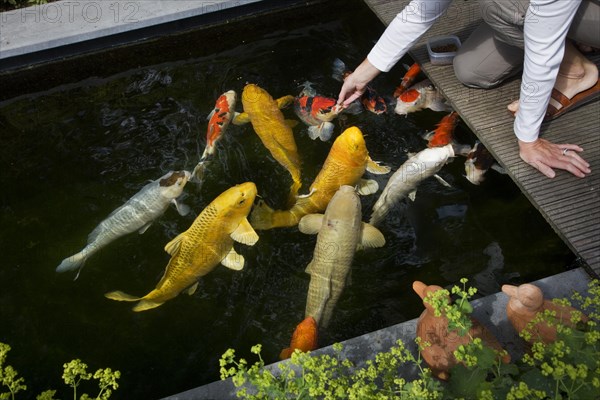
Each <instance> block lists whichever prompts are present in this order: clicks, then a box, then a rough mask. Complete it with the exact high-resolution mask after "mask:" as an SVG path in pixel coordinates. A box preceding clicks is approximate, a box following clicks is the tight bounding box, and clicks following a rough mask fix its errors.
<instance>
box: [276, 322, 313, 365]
mask: <svg viewBox="0 0 600 400" xmlns="http://www.w3.org/2000/svg"><path fill="white" fill-rule="evenodd" d="M317 346H318V345H317V321H315V319H314V318H313V317H310V316H309V317H306V318H305V319H304V321H302V322H300V323H299V324H298V326H296V330H294V334H293V335H292V341H291V343H290V347H287V348H285V349H283V350H282V351H281V353H280V354H279V358H280V359H282V360H285V359H286V358H290V356H291V355H292V353H293V352H294V351H295V350H296V349H297V350H300V351H302V352H307V351H311V350H314V349H316V348H317Z"/></svg>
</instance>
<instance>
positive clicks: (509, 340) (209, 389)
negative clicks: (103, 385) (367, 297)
mask: <svg viewBox="0 0 600 400" xmlns="http://www.w3.org/2000/svg"><path fill="white" fill-rule="evenodd" d="M590 280H591V278H590V276H589V275H588V274H587V273H586V272H585V270H584V269H583V268H578V269H574V270H570V271H566V272H563V273H560V274H557V275H554V276H550V277H547V278H543V279H540V280H538V281H535V282H532V283H533V284H535V285H536V286H538V287H539V288H540V289H542V291H543V292H544V297H545V298H548V299H551V298H565V297H566V298H568V297H570V295H571V294H572V293H573V292H575V291H577V292H579V293H581V294H586V293H587V289H588V283H589V282H590ZM426 283H428V284H432V283H434V282H426ZM415 296H416V295H415ZM507 303H508V296H506V295H505V294H504V293H502V292H498V293H496V294H493V295H490V296H486V297H483V298H480V299H476V300H474V301H472V302H471V304H472V305H473V317H475V318H476V319H478V320H479V321H480V322H481V323H482V324H483V325H485V326H486V327H487V328H488V329H490V330H491V331H492V333H493V334H494V335H495V336H496V337H497V338H498V340H499V341H500V343H502V345H503V347H504V348H505V349H506V350H507V351H508V352H509V353H510V355H511V357H512V359H513V360H515V359H518V358H520V357H521V356H522V355H523V354H524V352H525V346H524V342H523V341H522V339H521V338H519V337H518V334H517V332H516V331H515V330H514V329H513V327H512V325H510V323H509V321H508V320H507V318H506V305H507ZM416 330H417V319H413V320H410V321H407V322H402V323H400V324H396V325H393V326H390V327H388V328H384V329H381V330H378V331H375V332H371V333H367V334H365V335H362V336H358V337H356V338H352V339H349V340H346V341H344V342H342V345H343V350H342V355H343V356H345V357H346V358H348V359H349V360H351V361H352V362H354V363H355V365H356V366H357V367H358V368H360V367H362V366H364V364H365V363H366V361H367V360H369V359H373V358H374V357H375V354H377V353H378V352H382V351H386V350H388V349H389V348H390V347H392V346H393V345H394V344H395V343H396V341H397V340H398V339H402V341H403V342H404V344H405V345H406V347H407V348H408V349H410V350H411V351H412V352H413V354H415V355H416V354H417V348H416V344H415V343H414V338H415V335H416ZM312 354H314V355H318V354H330V355H333V354H334V351H333V347H332V346H327V347H324V348H321V349H318V350H315V351H313V352H312ZM282 362H287V361H280V362H276V363H273V364H270V365H267V366H265V368H268V369H269V370H271V371H272V372H273V373H274V374H277V371H278V368H277V366H278V364H279V363H282ZM410 367H411V366H407V368H406V369H405V370H403V371H402V377H404V378H406V379H411V378H412V377H415V376H416V374H417V371H416V368H410ZM235 392H236V388H235V386H234V385H233V382H232V381H231V379H228V380H225V381H217V382H213V383H209V384H207V385H204V386H200V387H198V388H195V389H191V390H188V391H185V392H182V393H179V394H175V395H172V396H169V397H166V398H164V399H163V400H197V399H220V400H225V399H236V398H237V397H236V394H235Z"/></svg>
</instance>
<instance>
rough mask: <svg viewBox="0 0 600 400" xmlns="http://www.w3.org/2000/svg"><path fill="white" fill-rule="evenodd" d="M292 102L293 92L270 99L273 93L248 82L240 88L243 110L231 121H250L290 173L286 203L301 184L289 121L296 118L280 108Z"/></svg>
mask: <svg viewBox="0 0 600 400" xmlns="http://www.w3.org/2000/svg"><path fill="white" fill-rule="evenodd" d="M293 102H294V96H291V95H290V96H284V97H282V98H280V99H277V100H273V97H271V95H270V94H269V93H267V91H266V90H264V89H262V88H261V87H259V86H257V85H254V84H249V85H246V86H245V87H244V91H243V92H242V104H243V106H244V112H243V113H241V114H239V115H237V116H236V117H235V119H234V120H233V123H234V124H236V125H240V124H243V123H246V122H251V123H252V127H253V128H254V131H255V132H256V134H257V135H258V137H259V138H260V140H261V141H262V142H263V144H264V145H265V147H266V148H267V149H268V150H269V151H270V152H271V155H272V156H273V158H275V160H276V161H277V162H278V163H279V164H281V165H282V166H283V167H284V168H285V169H287V170H288V172H289V173H290V175H292V180H293V184H292V187H291V188H290V196H289V200H288V205H289V206H291V205H292V204H294V201H295V200H296V195H297V194H298V190H300V186H302V181H301V176H300V175H301V174H300V156H298V148H297V147H296V141H295V140H294V133H293V132H292V128H291V125H295V124H297V122H296V121H289V122H288V121H286V120H285V119H284V117H283V114H282V113H281V111H280V108H283V107H285V106H287V105H289V104H291V103H293Z"/></svg>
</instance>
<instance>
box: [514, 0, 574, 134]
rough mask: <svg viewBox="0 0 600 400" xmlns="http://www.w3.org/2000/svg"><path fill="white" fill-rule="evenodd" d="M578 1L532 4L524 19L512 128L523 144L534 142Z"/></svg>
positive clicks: (539, 0)
mask: <svg viewBox="0 0 600 400" xmlns="http://www.w3.org/2000/svg"><path fill="white" fill-rule="evenodd" d="M580 3H581V0H531V2H530V3H529V8H528V10H527V14H526V16H525V24H524V34H525V61H524V65H523V77H522V82H521V94H520V97H519V112H518V113H517V118H516V120H515V124H514V130H515V134H516V135H517V137H518V138H519V139H520V140H522V141H524V142H534V141H535V140H537V138H538V135H539V131H540V126H541V125H542V121H543V119H544V115H545V114H546V108H547V107H548V102H549V101H550V94H551V93H552V88H553V87H554V82H555V81H556V76H557V74H558V68H559V66H560V63H561V61H562V58H563V55H564V51H565V38H566V36H567V32H568V31H569V27H570V25H571V22H572V21H573V17H574V16H575V13H576V11H577V9H578V8H579V5H580Z"/></svg>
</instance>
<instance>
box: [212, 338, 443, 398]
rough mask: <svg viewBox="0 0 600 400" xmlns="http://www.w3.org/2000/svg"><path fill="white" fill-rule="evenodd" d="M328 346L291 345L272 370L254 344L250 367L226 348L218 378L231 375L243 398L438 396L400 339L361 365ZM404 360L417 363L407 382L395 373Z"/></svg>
mask: <svg viewBox="0 0 600 400" xmlns="http://www.w3.org/2000/svg"><path fill="white" fill-rule="evenodd" d="M333 349H334V355H333V356H331V355H327V354H322V355H316V356H312V355H311V354H310V353H302V352H300V351H298V350H296V351H295V352H294V353H293V354H292V356H291V359H290V360H289V361H288V362H285V363H279V364H277V368H278V370H277V371H276V373H274V372H271V371H270V370H269V369H267V368H264V366H265V364H264V361H263V359H262V357H261V355H260V352H261V346H260V345H256V346H254V347H252V350H251V351H252V353H254V354H257V355H258V358H259V360H258V361H257V362H256V363H255V364H253V365H252V366H249V365H248V362H247V361H246V360H245V359H243V358H241V359H239V360H237V361H236V360H235V351H234V350H233V349H229V350H227V351H226V352H225V353H224V354H223V356H222V357H221V360H220V364H221V379H227V378H230V377H231V378H232V381H233V383H234V385H235V386H236V387H238V388H239V390H238V391H237V396H238V397H240V398H247V399H286V398H287V399H315V398H319V399H321V398H322V399H357V400H358V399H373V398H381V399H392V398H403V399H415V400H416V399H441V383H440V382H439V381H437V380H436V379H434V378H433V377H432V376H431V372H430V371H429V369H428V368H424V367H423V366H422V360H421V359H420V357H417V358H415V356H414V355H413V354H412V352H411V351H410V350H408V349H407V348H406V347H405V346H404V343H403V342H402V341H401V340H398V341H397V342H396V345H395V346H392V347H391V348H390V349H389V350H388V351H386V352H382V353H379V354H377V355H376V357H375V359H374V360H368V361H367V362H366V364H365V366H364V367H362V368H355V365H354V363H352V362H351V361H350V360H348V359H347V358H345V357H344V356H342V350H343V347H342V345H341V344H339V343H336V344H334V345H333ZM407 363H411V364H414V365H416V366H417V367H418V369H419V372H420V379H416V380H413V381H410V382H407V381H406V380H405V379H403V378H400V377H399V369H400V368H401V367H402V366H403V365H405V364H407Z"/></svg>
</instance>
